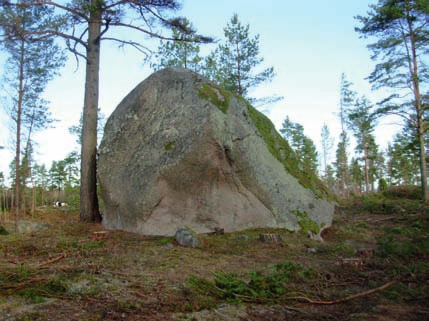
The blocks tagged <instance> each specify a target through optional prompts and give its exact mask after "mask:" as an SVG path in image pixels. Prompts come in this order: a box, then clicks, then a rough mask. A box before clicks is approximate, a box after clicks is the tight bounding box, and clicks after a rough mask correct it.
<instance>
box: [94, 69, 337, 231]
mask: <svg viewBox="0 0 429 321" xmlns="http://www.w3.org/2000/svg"><path fill="white" fill-rule="evenodd" d="M294 155H295V154H294V153H293V152H292V151H291V150H290V147H289V145H288V144H287V142H286V141H285V140H284V139H283V138H282V137H281V136H280V135H279V134H278V133H277V131H276V130H275V128H274V126H273V124H272V123H271V122H270V121H269V120H268V118H267V117H266V116H264V115H263V114H261V113H259V112H258V111H256V110H255V109H254V108H253V107H252V106H250V104H249V103H247V102H246V101H245V100H244V99H242V98H241V97H238V96H235V95H234V94H231V93H230V92H227V91H224V90H223V89H221V88H219V87H217V86H216V85H214V84H212V83H210V82H208V81H207V80H205V79H204V78H202V77H201V76H200V75H198V74H196V73H193V72H191V71H188V70H185V69H180V68H167V69H164V70H161V71H159V72H156V73H154V74H152V75H151V76H150V77H148V78H147V79H146V80H144V81H143V82H142V83H140V84H139V85H138V86H137V87H136V88H135V89H134V90H132V91H131V92H130V93H129V94H128V96H126V97H125V98H124V99H123V101H122V102H121V103H120V104H119V106H118V107H117V108H116V110H115V111H114V112H113V113H112V115H111V116H110V117H109V119H108V121H107V123H106V126H105V130H104V136H103V139H102V141H101V145H100V148H99V162H98V174H99V180H100V185H101V191H102V198H103V201H104V213H103V215H104V216H103V224H104V225H105V226H106V227H107V228H110V229H124V230H128V231H132V232H137V233H142V234H147V235H168V236H172V235H174V234H175V232H176V230H177V228H178V227H180V226H189V227H191V228H192V229H193V230H194V231H196V232H197V233H206V232H211V231H213V229H214V228H215V227H221V228H224V229H225V232H228V231H238V230H244V229H247V228H255V227H281V228H287V229H290V230H299V229H301V228H302V229H307V228H308V229H310V226H311V229H312V230H313V232H317V229H318V228H320V227H323V226H329V225H330V224H331V221H332V216H333V211H334V206H333V204H332V202H330V201H328V200H326V198H327V194H328V193H327V192H326V190H325V187H324V186H323V185H322V184H321V183H320V181H318V180H317V179H316V178H315V177H314V175H312V174H310V173H303V172H302V171H300V170H299V166H298V165H297V163H296V159H295V156H294ZM304 186H305V187H304ZM304 223H305V224H304ZM308 223H311V224H308ZM315 229H316V231H314V230H315Z"/></svg>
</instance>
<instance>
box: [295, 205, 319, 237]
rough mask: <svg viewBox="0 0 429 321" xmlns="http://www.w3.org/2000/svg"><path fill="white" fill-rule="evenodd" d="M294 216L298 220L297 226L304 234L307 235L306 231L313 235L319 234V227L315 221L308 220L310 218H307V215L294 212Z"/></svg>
mask: <svg viewBox="0 0 429 321" xmlns="http://www.w3.org/2000/svg"><path fill="white" fill-rule="evenodd" d="M295 215H296V216H297V217H298V218H299V220H298V224H299V226H300V227H301V231H302V232H303V233H304V234H307V233H308V231H311V232H312V233H313V234H319V232H320V227H319V225H318V224H317V223H316V222H315V221H313V220H312V219H310V217H309V216H308V213H306V212H301V211H298V210H297V211H296V212H295Z"/></svg>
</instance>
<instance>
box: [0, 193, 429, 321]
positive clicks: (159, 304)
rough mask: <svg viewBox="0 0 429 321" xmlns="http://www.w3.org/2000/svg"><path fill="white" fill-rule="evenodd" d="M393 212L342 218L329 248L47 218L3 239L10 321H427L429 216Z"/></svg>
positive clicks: (48, 214) (0, 316)
mask: <svg viewBox="0 0 429 321" xmlns="http://www.w3.org/2000/svg"><path fill="white" fill-rule="evenodd" d="M394 203H395V202H394V201H390V203H388V204H387V206H386V204H382V205H380V204H379V203H377V204H376V205H377V206H376V205H373V208H371V206H368V204H370V205H371V203H368V202H362V199H360V200H358V201H355V202H349V203H348V204H346V205H343V206H341V207H340V206H339V207H338V208H337V210H336V214H335V219H334V222H333V225H332V227H330V228H327V229H326V230H324V231H323V234H322V236H323V239H324V242H320V241H313V240H311V239H309V238H308V236H307V235H305V233H300V232H288V231H286V230H282V229H276V230H267V229H263V230H247V231H242V232H237V233H228V234H224V235H201V236H200V237H201V240H202V245H201V246H199V247H197V248H187V247H183V246H180V245H178V244H177V243H176V242H175V240H174V239H173V238H161V237H147V236H143V235H137V234H133V233H128V232H124V231H106V230H105V229H104V228H103V227H102V225H98V224H82V223H79V221H78V215H77V214H76V213H72V212H62V211H58V210H56V209H53V208H50V209H44V210H40V211H38V212H37V213H36V215H35V216H34V217H33V218H31V217H27V218H26V219H28V220H34V221H38V222H48V223H49V224H50V228H49V229H47V230H41V231H38V232H29V233H23V234H9V235H0V320H25V321H30V320H55V321H62V320H73V321H74V320H76V321H77V320H80V321H83V320H237V321H244V320H252V321H253V320H271V321H272V320H429V214H428V211H427V209H426V207H425V206H423V205H422V204H420V203H418V202H416V201H413V202H405V203H404V202H403V201H397V203H398V204H399V205H398V204H396V203H395V204H394ZM378 205H380V206H378ZM380 208H381V210H380ZM383 209H385V212H384V213H382V211H383ZM3 226H5V227H6V228H8V229H12V226H11V225H10V224H8V223H6V224H3ZM261 234H274V235H276V236H277V237H279V239H280V241H279V242H276V243H266V242H262V241H261V240H260V235H261ZM285 262H286V263H285ZM282 264H283V265H282ZM282 266H283V267H284V266H287V267H288V268H290V269H291V270H290V271H292V270H293V271H292V272H290V273H289V272H288V273H289V274H287V275H286V274H282V276H283V277H284V279H280V276H279V275H280V274H279V273H280V272H274V271H275V270H276V267H277V269H279V267H282ZM256 272H257V273H256ZM276 273H277V274H276ZM285 275H286V276H287V281H285V280H286V278H285V277H286V276H285ZM217 277H220V278H222V277H223V278H224V279H225V277H228V278H226V279H227V280H228V281H227V282H226V283H223V284H221V282H219V280H217V279H216V278H217ZM276 278H277V279H276ZM255 280H257V281H258V282H256V281H255ZM272 280H274V281H272ZM276 280H279V281H276ZM276 282H277V283H276ZM256 283H257V285H258V286H257V287H255V284H256ZM234 286H236V287H235V288H234ZM240 286H241V288H240ZM240 291H242V292H240ZM243 291H244V292H243ZM242 293H245V294H242Z"/></svg>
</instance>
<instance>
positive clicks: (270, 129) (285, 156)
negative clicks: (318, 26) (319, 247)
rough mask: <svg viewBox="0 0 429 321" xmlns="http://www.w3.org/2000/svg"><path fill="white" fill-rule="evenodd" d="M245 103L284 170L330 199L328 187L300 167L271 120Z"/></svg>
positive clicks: (319, 196) (271, 151) (320, 195)
mask: <svg viewBox="0 0 429 321" xmlns="http://www.w3.org/2000/svg"><path fill="white" fill-rule="evenodd" d="M246 103H247V110H248V112H249V116H250V118H251V119H252V122H253V124H254V125H255V126H256V128H257V130H258V132H259V134H260V135H261V136H262V138H263V139H264V141H265V143H266V144H267V147H268V150H269V151H270V153H271V154H272V155H273V156H274V157H275V158H276V159H277V160H278V161H279V162H280V163H282V164H283V166H284V168H285V170H286V171H287V172H288V173H289V174H291V175H292V176H294V177H295V178H296V179H297V180H298V181H299V183H300V184H301V185H302V186H303V187H305V188H308V189H310V190H311V191H312V192H313V193H314V194H315V195H316V197H318V198H320V199H326V200H331V201H332V200H333V196H332V195H331V193H330V192H329V189H328V188H327V187H326V185H325V184H324V183H323V182H322V181H321V180H320V179H319V178H318V177H317V175H316V174H315V173H312V172H308V171H303V170H301V169H300V167H299V161H298V158H297V156H296V154H295V152H294V151H293V150H292V148H291V147H290V146H289V143H288V142H287V141H286V139H284V137H282V136H281V135H280V134H279V133H278V132H277V130H276V128H275V127H274V124H273V123H272V122H271V120H270V119H269V118H268V117H267V116H265V115H264V114H262V113H261V112H259V111H258V110H256V109H255V108H254V107H253V106H252V105H250V104H249V103H248V102H246Z"/></svg>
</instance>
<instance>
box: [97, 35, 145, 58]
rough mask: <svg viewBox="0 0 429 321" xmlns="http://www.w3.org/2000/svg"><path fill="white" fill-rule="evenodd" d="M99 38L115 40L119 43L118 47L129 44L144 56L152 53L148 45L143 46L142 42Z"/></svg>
mask: <svg viewBox="0 0 429 321" xmlns="http://www.w3.org/2000/svg"><path fill="white" fill-rule="evenodd" d="M101 40H110V41H116V42H119V43H120V47H123V46H124V45H129V46H131V47H134V48H135V49H137V50H138V51H140V52H141V53H143V54H144V55H145V56H149V55H150V54H151V53H152V50H150V49H149V48H148V47H146V46H143V45H142V44H140V43H138V42H134V41H129V40H121V39H118V38H102V39H101Z"/></svg>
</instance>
